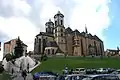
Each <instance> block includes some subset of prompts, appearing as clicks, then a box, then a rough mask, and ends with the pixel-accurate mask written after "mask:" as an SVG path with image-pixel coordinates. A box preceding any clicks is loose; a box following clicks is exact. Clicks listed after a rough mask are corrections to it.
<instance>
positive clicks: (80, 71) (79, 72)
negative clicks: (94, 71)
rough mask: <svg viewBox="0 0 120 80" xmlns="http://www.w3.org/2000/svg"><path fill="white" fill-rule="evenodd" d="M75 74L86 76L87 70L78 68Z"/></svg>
mask: <svg viewBox="0 0 120 80" xmlns="http://www.w3.org/2000/svg"><path fill="white" fill-rule="evenodd" d="M73 73H75V74H85V73H86V69H85V68H76V69H75V70H74V71H73Z"/></svg>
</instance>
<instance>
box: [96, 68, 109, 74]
mask: <svg viewBox="0 0 120 80" xmlns="http://www.w3.org/2000/svg"><path fill="white" fill-rule="evenodd" d="M97 73H108V69H107V68H99V69H97Z"/></svg>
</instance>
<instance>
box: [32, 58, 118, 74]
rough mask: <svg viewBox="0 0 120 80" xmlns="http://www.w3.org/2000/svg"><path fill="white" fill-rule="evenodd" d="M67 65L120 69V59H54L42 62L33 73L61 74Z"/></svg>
mask: <svg viewBox="0 0 120 80" xmlns="http://www.w3.org/2000/svg"><path fill="white" fill-rule="evenodd" d="M65 64H66V65H67V66H68V68H76V67H85V68H99V67H104V68H105V67H109V68H120V59H118V58H104V59H100V58H80V57H69V58H63V57H52V58H49V59H48V60H47V61H45V62H42V64H41V65H39V66H38V67H37V68H36V69H34V70H33V71H32V73H35V72H39V71H54V72H59V73H60V72H61V70H63V69H64V67H65Z"/></svg>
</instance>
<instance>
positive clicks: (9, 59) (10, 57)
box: [5, 54, 13, 61]
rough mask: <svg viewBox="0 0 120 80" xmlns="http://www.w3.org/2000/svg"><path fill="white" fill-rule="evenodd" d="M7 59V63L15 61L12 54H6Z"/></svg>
mask: <svg viewBox="0 0 120 80" xmlns="http://www.w3.org/2000/svg"><path fill="white" fill-rule="evenodd" d="M5 58H6V60H7V61H11V60H12V59H13V57H12V55H11V54H6V56H5Z"/></svg>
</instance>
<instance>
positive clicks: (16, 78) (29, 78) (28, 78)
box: [12, 73, 33, 80]
mask: <svg viewBox="0 0 120 80" xmlns="http://www.w3.org/2000/svg"><path fill="white" fill-rule="evenodd" d="M12 78H13V80H24V78H23V77H22V76H21V73H14V74H13V76H12ZM26 80H33V76H32V74H31V73H29V74H27V76H26Z"/></svg>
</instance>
